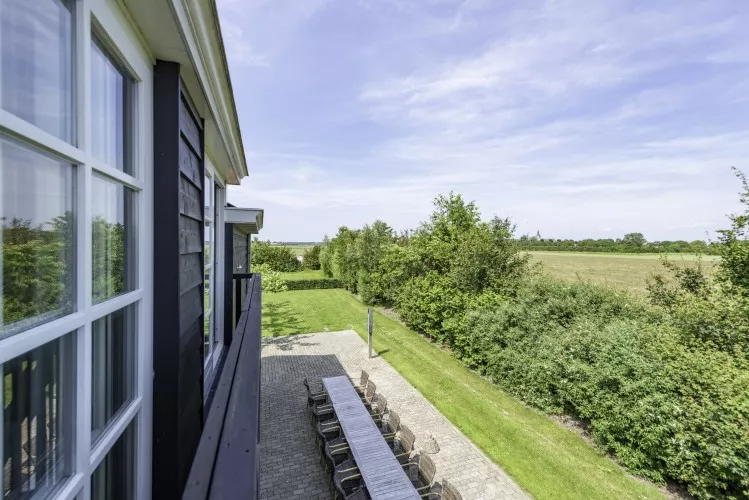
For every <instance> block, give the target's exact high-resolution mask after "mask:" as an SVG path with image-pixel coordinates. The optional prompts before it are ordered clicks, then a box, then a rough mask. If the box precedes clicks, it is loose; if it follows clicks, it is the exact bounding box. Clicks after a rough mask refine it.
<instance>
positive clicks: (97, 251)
mask: <svg viewBox="0 0 749 500" xmlns="http://www.w3.org/2000/svg"><path fill="white" fill-rule="evenodd" d="M91 191H92V192H91V202H92V204H91V213H92V217H93V220H92V224H93V228H92V230H93V254H92V260H93V262H92V264H93V269H92V277H93V300H94V302H101V301H103V300H106V299H108V298H110V297H114V296H116V295H119V294H121V293H124V292H129V291H131V290H134V289H135V287H136V283H135V268H136V267H135V266H136V263H135V244H134V237H135V227H134V226H135V220H134V217H133V213H134V212H133V198H134V193H133V191H132V190H130V189H129V188H126V187H125V186H122V185H120V184H117V183H114V182H110V181H108V180H105V179H103V178H101V177H98V176H94V177H93V182H92V190H91Z"/></svg>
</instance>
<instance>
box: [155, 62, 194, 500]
mask: <svg viewBox="0 0 749 500" xmlns="http://www.w3.org/2000/svg"><path fill="white" fill-rule="evenodd" d="M184 92H185V91H184V89H183V88H182V81H181V79H180V67H179V65H178V64H176V63H172V62H164V61H157V63H156V65H155V67H154V184H155V192H156V197H155V201H154V205H155V206H154V271H153V273H154V339H153V340H154V414H153V485H152V497H153V498H178V497H179V496H180V495H181V493H182V490H183V489H184V485H185V482H186V480H187V476H188V473H189V470H190V465H191V464H192V459H193V456H194V454H195V450H196V449H197V446H198V443H199V441H200V436H201V433H202V430H203V323H204V321H203V313H204V311H203V293H204V292H203V231H204V228H203V211H204V207H203V189H204V186H203V183H204V171H205V166H204V163H203V157H204V151H203V147H204V146H203V145H204V137H203V127H202V122H201V121H200V119H199V117H198V114H197V113H196V111H195V109H194V107H193V106H192V104H191V102H190V100H189V97H187V96H186V94H185V93H184Z"/></svg>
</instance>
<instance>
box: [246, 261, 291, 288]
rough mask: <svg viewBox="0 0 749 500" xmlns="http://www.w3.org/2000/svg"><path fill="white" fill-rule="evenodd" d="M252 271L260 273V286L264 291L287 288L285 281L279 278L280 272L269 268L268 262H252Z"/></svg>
mask: <svg viewBox="0 0 749 500" xmlns="http://www.w3.org/2000/svg"><path fill="white" fill-rule="evenodd" d="M252 272H254V273H260V274H261V275H262V288H263V291H264V292H268V293H277V292H285V291H286V290H287V286H286V282H285V281H284V280H283V278H281V273H279V272H278V271H275V270H273V269H271V267H270V266H269V265H268V264H255V263H254V262H253V263H252Z"/></svg>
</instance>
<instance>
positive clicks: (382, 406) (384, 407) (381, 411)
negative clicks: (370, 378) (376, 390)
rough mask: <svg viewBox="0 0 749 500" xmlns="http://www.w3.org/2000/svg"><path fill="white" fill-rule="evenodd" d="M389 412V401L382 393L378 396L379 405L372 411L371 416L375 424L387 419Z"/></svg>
mask: <svg viewBox="0 0 749 500" xmlns="http://www.w3.org/2000/svg"><path fill="white" fill-rule="evenodd" d="M387 411H388V400H387V399H385V396H383V395H382V394H381V393H380V394H378V395H377V404H376V405H375V407H374V408H373V409H372V411H371V412H370V414H371V415H372V418H373V419H374V421H375V422H382V420H383V418H385V413H386V412H387Z"/></svg>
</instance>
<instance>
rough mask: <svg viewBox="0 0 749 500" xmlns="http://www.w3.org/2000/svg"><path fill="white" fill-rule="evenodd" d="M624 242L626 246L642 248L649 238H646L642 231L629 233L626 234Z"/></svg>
mask: <svg viewBox="0 0 749 500" xmlns="http://www.w3.org/2000/svg"><path fill="white" fill-rule="evenodd" d="M622 242H623V243H624V244H625V245H626V246H629V247H634V248H640V247H644V246H645V244H646V243H647V242H648V240H646V239H645V236H643V234H642V233H628V234H625V235H624V239H623V240H622Z"/></svg>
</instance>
